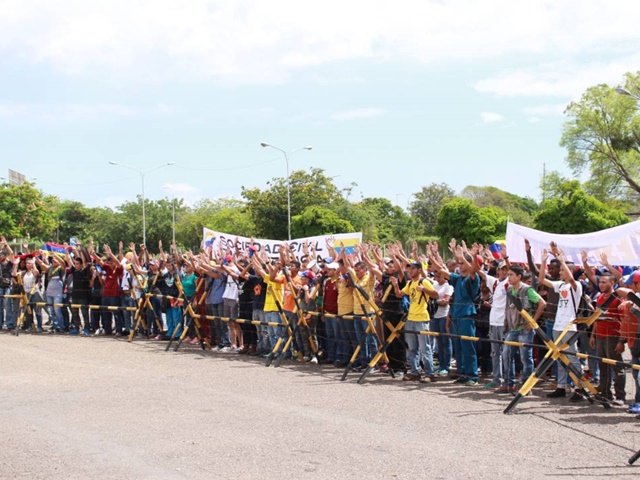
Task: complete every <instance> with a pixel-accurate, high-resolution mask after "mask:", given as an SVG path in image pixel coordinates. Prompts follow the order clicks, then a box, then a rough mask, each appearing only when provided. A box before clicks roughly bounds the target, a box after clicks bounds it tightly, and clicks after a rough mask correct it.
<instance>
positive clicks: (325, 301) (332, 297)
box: [322, 278, 338, 315]
mask: <svg viewBox="0 0 640 480" xmlns="http://www.w3.org/2000/svg"><path fill="white" fill-rule="evenodd" d="M322 308H323V310H324V311H325V312H326V313H332V314H334V315H337V314H338V281H337V279H336V280H335V281H332V280H331V279H330V278H327V280H326V281H325V282H324V296H323V297H322Z"/></svg>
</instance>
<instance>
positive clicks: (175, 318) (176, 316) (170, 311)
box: [167, 307, 182, 338]
mask: <svg viewBox="0 0 640 480" xmlns="http://www.w3.org/2000/svg"><path fill="white" fill-rule="evenodd" d="M177 327H179V328H178V329H177V330H176V328H177ZM174 331H175V338H178V337H179V336H180V335H181V334H182V308H181V307H169V308H167V335H168V336H172V335H173V333H174Z"/></svg>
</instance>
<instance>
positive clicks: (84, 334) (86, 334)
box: [82, 328, 89, 337]
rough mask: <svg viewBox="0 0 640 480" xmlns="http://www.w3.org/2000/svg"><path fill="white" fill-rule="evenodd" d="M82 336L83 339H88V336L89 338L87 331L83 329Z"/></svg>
mask: <svg viewBox="0 0 640 480" xmlns="http://www.w3.org/2000/svg"><path fill="white" fill-rule="evenodd" d="M82 335H83V336H84V337H88V336H89V330H88V329H86V328H85V329H84V330H83V331H82Z"/></svg>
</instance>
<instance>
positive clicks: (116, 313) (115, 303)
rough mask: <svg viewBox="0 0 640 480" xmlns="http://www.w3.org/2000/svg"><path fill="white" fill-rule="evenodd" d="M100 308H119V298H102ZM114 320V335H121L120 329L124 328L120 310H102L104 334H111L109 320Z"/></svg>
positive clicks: (111, 326)
mask: <svg viewBox="0 0 640 480" xmlns="http://www.w3.org/2000/svg"><path fill="white" fill-rule="evenodd" d="M102 306H103V307H119V306H120V296H117V297H105V296H104V295H103V296H102ZM112 318H113V319H115V324H116V333H122V327H123V326H124V325H123V324H124V317H123V316H122V311H121V310H109V309H108V308H104V309H103V310H102V328H104V331H105V333H111V332H112V328H113V325H112V323H111V319H112Z"/></svg>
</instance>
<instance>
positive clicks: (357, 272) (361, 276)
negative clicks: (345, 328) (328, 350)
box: [349, 262, 378, 370]
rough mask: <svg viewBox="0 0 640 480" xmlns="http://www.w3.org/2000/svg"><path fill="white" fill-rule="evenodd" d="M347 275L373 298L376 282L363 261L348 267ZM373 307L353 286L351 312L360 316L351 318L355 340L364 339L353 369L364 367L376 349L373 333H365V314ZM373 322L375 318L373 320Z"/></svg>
mask: <svg viewBox="0 0 640 480" xmlns="http://www.w3.org/2000/svg"><path fill="white" fill-rule="evenodd" d="M349 276H350V278H352V279H353V280H354V281H355V283H356V284H357V285H358V286H360V287H362V289H363V290H364V291H365V292H366V293H367V294H368V295H369V298H373V287H374V286H375V283H376V277H375V276H374V275H372V274H371V273H370V272H369V270H368V268H367V265H366V264H365V263H364V262H357V263H356V264H355V265H354V266H353V268H350V269H349ZM372 313H373V309H372V308H371V305H369V304H368V303H367V300H366V299H365V298H364V297H363V296H362V295H361V294H360V292H359V291H358V289H357V288H355V287H354V288H353V314H354V315H361V316H362V318H357V319H354V320H353V326H354V329H355V333H356V340H357V342H358V344H362V341H363V339H364V345H363V347H362V349H361V350H360V357H359V358H358V363H357V364H356V365H355V367H354V368H355V369H356V370H357V369H360V368H364V367H365V366H366V365H367V364H368V363H369V362H370V361H371V358H372V357H373V354H374V352H375V351H376V350H377V349H378V342H376V337H375V336H374V335H373V333H366V332H367V328H368V327H369V322H368V321H367V319H366V318H364V317H365V316H368V315H371V314H372ZM374 324H375V320H374ZM365 335H366V339H365Z"/></svg>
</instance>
